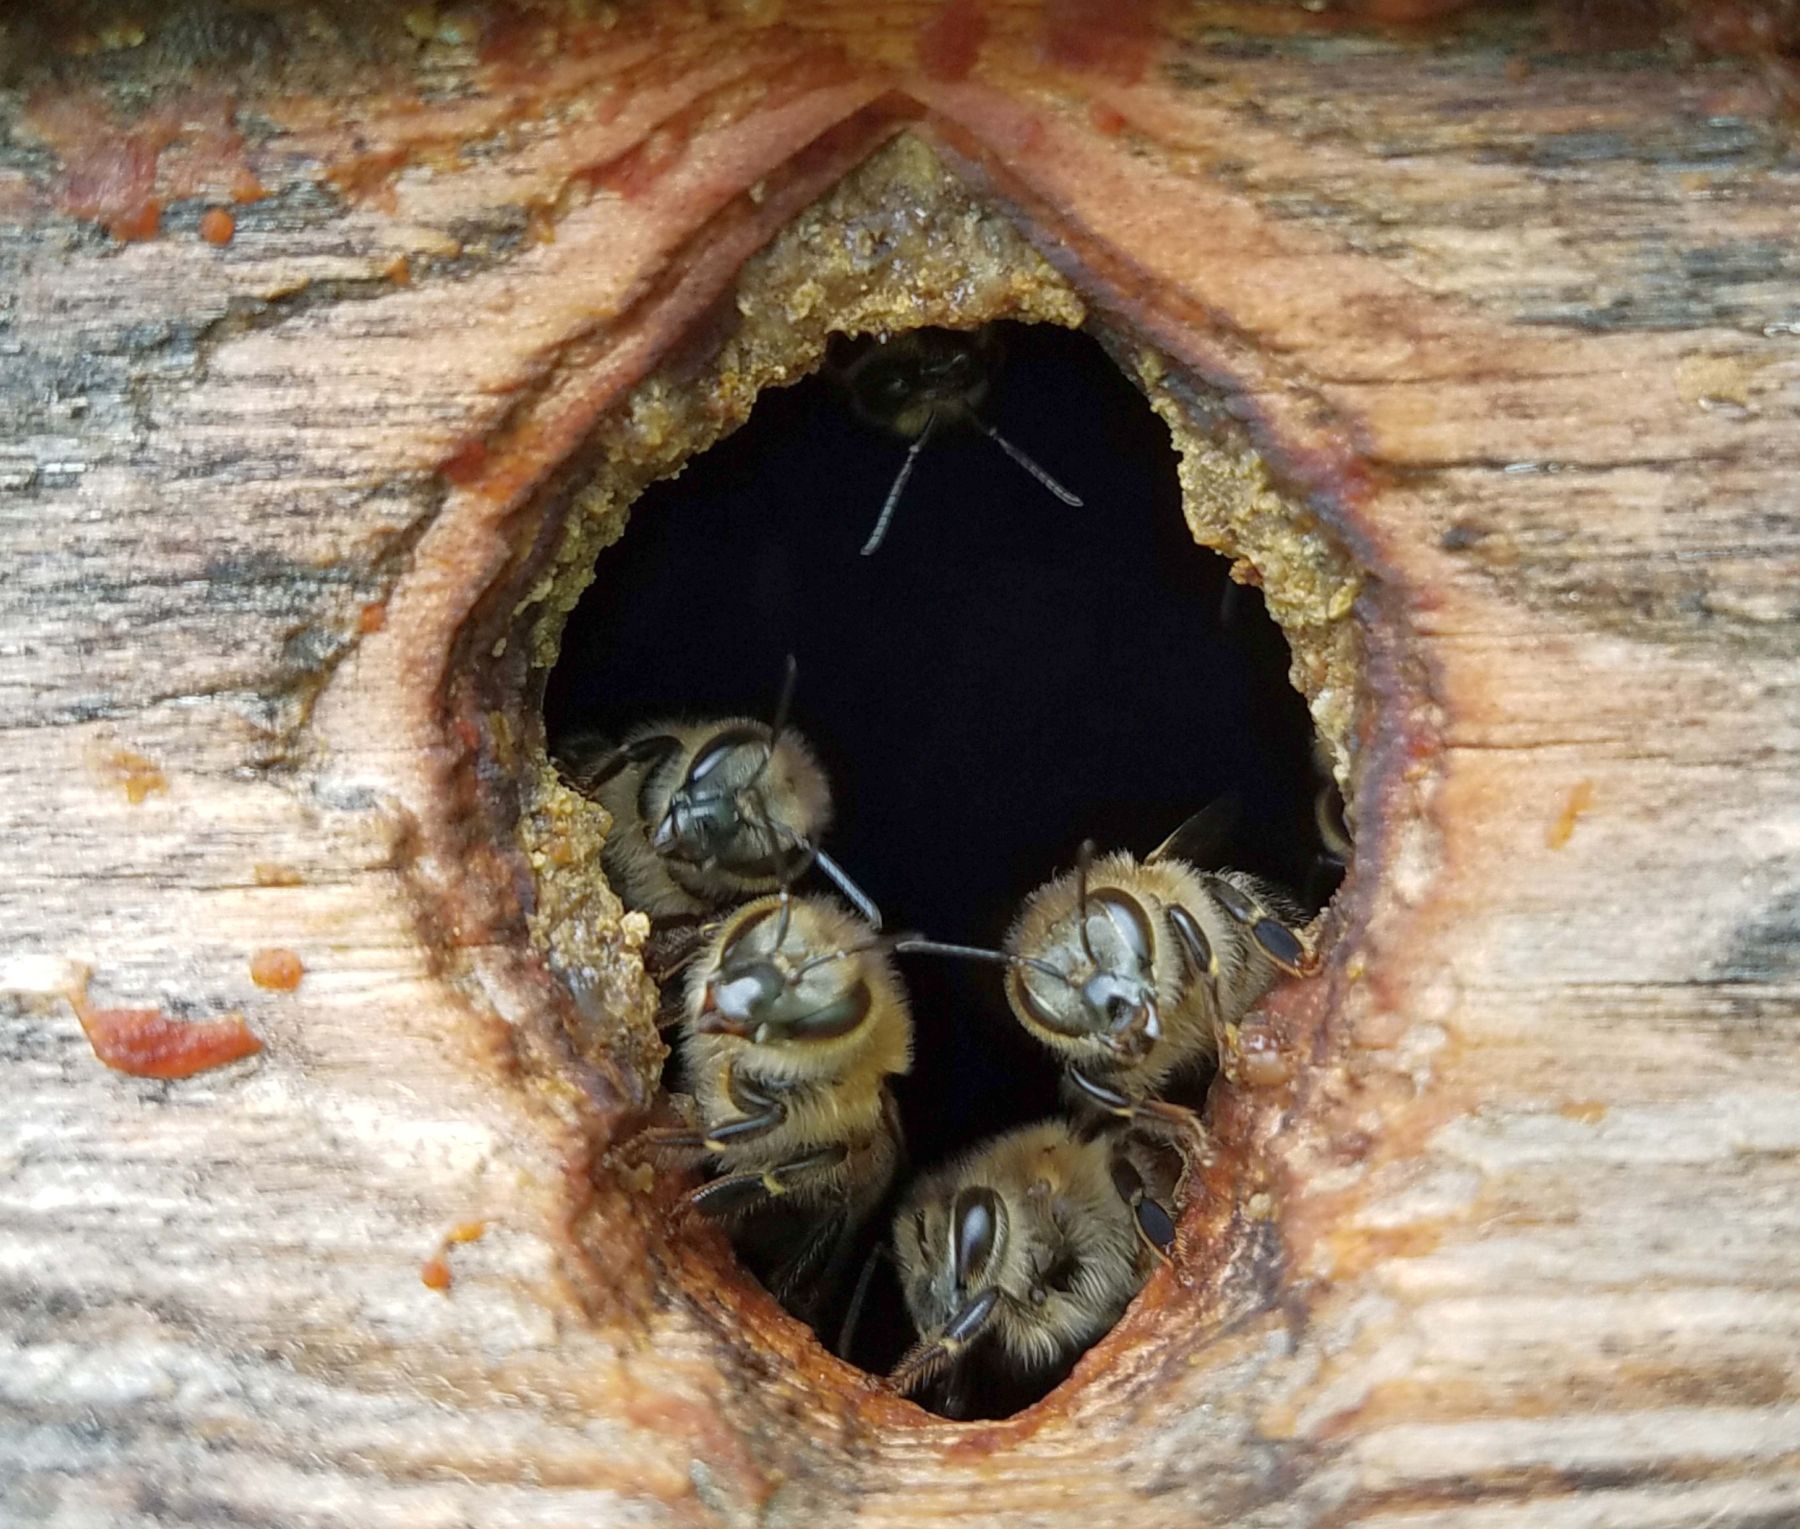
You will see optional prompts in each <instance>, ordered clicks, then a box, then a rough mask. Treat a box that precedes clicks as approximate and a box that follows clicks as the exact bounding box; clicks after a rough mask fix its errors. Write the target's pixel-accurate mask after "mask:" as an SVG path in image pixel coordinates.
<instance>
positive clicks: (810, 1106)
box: [640, 887, 912, 1320]
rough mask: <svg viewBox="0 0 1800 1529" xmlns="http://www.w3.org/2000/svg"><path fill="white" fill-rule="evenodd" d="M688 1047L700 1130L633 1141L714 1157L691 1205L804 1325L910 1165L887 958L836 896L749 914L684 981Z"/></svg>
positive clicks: (743, 912)
mask: <svg viewBox="0 0 1800 1529" xmlns="http://www.w3.org/2000/svg"><path fill="white" fill-rule="evenodd" d="M679 1045H680V1052H681V1058H682V1062H683V1066H684V1071H685V1074H686V1077H687V1080H688V1084H689V1087H690V1088H691V1090H692V1093H693V1098H694V1106H695V1118H696V1122H695V1126H694V1127H693V1128H691V1129H684V1128H676V1129H665V1128H656V1129H652V1130H649V1131H646V1132H644V1133H642V1136H641V1137H640V1141H641V1142H642V1143H643V1144H644V1145H645V1146H647V1147H649V1148H652V1149H658V1150H679V1151H685V1152H689V1153H694V1154H704V1155H705V1156H706V1157H708V1158H709V1159H710V1161H711V1164H712V1166H713V1168H714V1169H715V1173H714V1176H713V1177H711V1178H709V1179H708V1180H707V1181H706V1182H705V1183H703V1184H700V1185H699V1186H697V1187H696V1188H694V1189H693V1190H691V1191H689V1193H688V1194H687V1195H686V1196H685V1204H686V1206H687V1207H688V1208H690V1209H693V1210H698V1211H701V1212H703V1213H705V1214H706V1215H708V1216H711V1217H714V1218H717V1219H719V1220H722V1221H724V1222H726V1223H727V1224H728V1225H730V1226H731V1228H732V1230H733V1240H734V1242H735V1243H736V1244H737V1246H738V1249H739V1252H740V1254H742V1255H743V1256H744V1258H745V1261H746V1262H747V1263H749V1264H750V1266H751V1268H752V1270H753V1271H754V1272H755V1273H757V1274H758V1276H759V1277H760V1278H761V1279H762V1280H763V1281H764V1283H765V1284H766V1285H767V1287H768V1288H769V1290H770V1292H771V1293H772V1294H773V1295H774V1296H775V1297H776V1298H777V1299H778V1300H780V1301H782V1302H783V1304H785V1305H787V1306H788V1307H789V1309H790V1310H793V1311H795V1312H796V1313H797V1314H799V1315H801V1316H803V1317H806V1318H807V1319H808V1320H811V1319H812V1315H813V1313H814V1311H815V1309H816V1306H817V1304H818V1300H819V1299H820V1297H822V1295H823V1294H824V1293H825V1292H826V1291H827V1289H828V1287H829V1286H830V1284H831V1283H832V1281H833V1280H834V1278H835V1276H836V1275H837V1274H838V1273H840V1272H841V1268H842V1263H843V1260H844V1258H845V1257H846V1256H847V1255H848V1252H849V1249H850V1244H851V1240H852V1238H853V1237H854V1235H855V1232H856V1230H857V1228H858V1227H859V1226H860V1225H861V1224H862V1223H863V1222H864V1221H865V1220H866V1219H867V1217H868V1215H869V1214H870V1212H871V1211H872V1210H873V1209H874V1208H875V1207H876V1206H877V1205H878V1204H879V1203H880V1201H881V1199H882V1197H883V1195H884V1194H885V1193H886V1192H887V1189H888V1187H889V1185H890V1184H891V1182H892V1180H893V1177H894V1174H895V1172H896V1170H897V1168H898V1166H899V1163H900V1160H901V1155H902V1137H901V1133H900V1126H899V1119H898V1116H897V1114H896V1112H895V1108H894V1102H893V1097H892V1094H891V1092H890V1089H889V1079H891V1078H894V1077H896V1076H898V1075H900V1074H902V1073H905V1072H906V1071H907V1070H908V1069H909V1067H910V1066H911V1059H912V1017H911V1013H910V1011H909V1009H908V1006H907V1001H906V994H905V991H904V989H903V988H902V987H901V983H900V978H899V975H898V973H897V972H896V971H895V970H894V966H893V962H892V961H891V960H890V959H889V956H888V953H887V949H886V944H885V942H884V941H882V940H881V939H880V938H879V937H878V936H877V935H876V933H875V931H874V930H873V929H872V928H870V926H869V925H868V924H867V923H866V922H864V921H863V920H861V919H858V918H856V917H855V916H854V915H852V914H851V913H849V912H848V911H847V910H846V909H844V908H843V907H842V906H841V905H840V904H839V903H837V902H836V901H835V900H834V899H832V898H830V897H822V896H813V897H794V896H792V895H790V893H789V892H788V891H787V889H786V888H785V887H784V888H783V889H782V891H781V892H780V893H778V894H777V895H775V896H772V897H763V898H758V899H757V900H756V901H754V902H750V903H746V904H745V905H744V906H743V907H741V908H737V909H735V910H733V911H732V912H731V913H730V914H728V915H727V916H726V917H725V918H723V919H722V920H720V921H719V922H718V923H717V925H716V926H715V927H714V928H713V929H712V930H711V931H710V935H709V938H708V939H707V941H706V944H705V948H704V950H703V952H702V954H701V956H700V958H699V959H698V960H696V961H695V962H694V963H693V964H692V965H691V966H690V968H689V971H688V974H687V984H686V1008H685V1013H684V1016H683V1021H682V1029H681V1037H680V1042H679Z"/></svg>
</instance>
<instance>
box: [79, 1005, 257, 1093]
mask: <svg viewBox="0 0 1800 1529" xmlns="http://www.w3.org/2000/svg"><path fill="white" fill-rule="evenodd" d="M69 1006H70V1007H71V1008H73V1009H74V1010H75V1017H76V1018H77V1019H78V1020H80V1021H81V1028H82V1030H83V1031H84V1032H85V1033H86V1035H87V1038H88V1044H89V1045H90V1046H92V1047H93V1048H94V1055H95V1056H97V1057H99V1058H100V1060H101V1061H102V1062H104V1063H105V1064H106V1065H107V1066H108V1067H111V1068H113V1069H114V1070H115V1071H118V1072H125V1073H130V1074H131V1076H132V1077H134V1078H191V1077H192V1076H193V1075H194V1074H195V1073H197V1072H205V1071H207V1070H208V1069H209V1068H213V1067H223V1066H225V1065H226V1064H227V1063H228V1062H238V1061H242V1060H243V1059H244V1058H245V1057H248V1056H255V1055H256V1053H257V1052H259V1051H261V1050H262V1042H261V1041H259V1040H258V1039H257V1038H256V1037H255V1036H254V1035H252V1034H251V1033H250V1027H249V1026H248V1025H246V1024H245V1023H244V1017H243V1015H241V1014H227V1015H226V1016H225V1017H224V1018H223V1019H194V1020H181V1019H171V1018H170V1017H169V1016H168V1015H167V1014H164V1013H163V1012H162V1011H161V1010H160V1009H96V1008H94V1007H92V1006H91V1005H90V1004H89V1003H88V1001H87V990H86V987H85V985H84V986H83V987H81V988H78V989H75V990H74V991H71V992H70V994H69Z"/></svg>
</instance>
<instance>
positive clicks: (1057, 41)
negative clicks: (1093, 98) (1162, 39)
mask: <svg viewBox="0 0 1800 1529" xmlns="http://www.w3.org/2000/svg"><path fill="white" fill-rule="evenodd" d="M1160 10H1161V6H1160V4H1159V0H1044V9H1043V29H1044V30H1043V48H1044V56H1045V57H1046V58H1047V59H1049V60H1050V62H1051V63H1053V64H1060V65H1062V66H1063V67H1064V68H1065V69H1079V70H1082V71H1084V72H1087V73H1093V74H1104V75H1108V76H1110V77H1111V78H1113V79H1116V80H1118V81H1120V82H1121V83H1123V84H1127V85H1135V84H1136V83H1137V82H1138V81H1139V80H1141V79H1142V78H1143V77H1144V73H1145V71H1146V70H1147V69H1148V68H1149V67H1150V55H1151V53H1152V51H1153V50H1154V48H1155V46H1156V37H1157V16H1158V12H1159V11H1160Z"/></svg>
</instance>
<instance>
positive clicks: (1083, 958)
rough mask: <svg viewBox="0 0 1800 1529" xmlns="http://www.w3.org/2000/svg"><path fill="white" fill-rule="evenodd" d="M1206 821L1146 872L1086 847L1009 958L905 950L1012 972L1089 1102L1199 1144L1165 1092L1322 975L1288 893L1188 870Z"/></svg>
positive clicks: (1033, 910)
mask: <svg viewBox="0 0 1800 1529" xmlns="http://www.w3.org/2000/svg"><path fill="white" fill-rule="evenodd" d="M1206 816H1207V815H1206V814H1205V813H1200V814H1196V815H1195V817H1194V818H1190V819H1189V820H1188V822H1187V823H1185V824H1183V825H1182V827H1181V828H1179V829H1177V830H1176V831H1175V833H1173V834H1172V835H1170V837H1169V838H1168V839H1167V840H1166V841H1164V843H1163V844H1162V845H1161V846H1160V847H1159V848H1158V849H1156V850H1155V851H1154V852H1153V853H1152V854H1151V855H1149V856H1148V857H1147V858H1146V859H1144V860H1143V861H1141V862H1140V861H1139V860H1138V859H1137V858H1136V857H1134V856H1133V855H1131V854H1129V853H1126V852H1124V851H1119V852H1116V853H1113V854H1110V855H1106V856H1103V857H1102V858H1100V859H1099V860H1097V861H1096V860H1095V859H1094V847H1093V845H1092V843H1091V842H1090V843H1087V844H1084V845H1082V847H1081V853H1080V856H1079V858H1078V861H1077V864H1076V868H1075V871H1074V872H1073V874H1070V875H1064V876H1060V877H1058V878H1056V879H1055V880H1053V881H1050V882H1048V883H1046V884H1045V885H1044V886H1041V887H1039V888H1038V889H1037V891H1035V892H1033V893H1032V894H1031V896H1030V897H1029V898H1027V899H1026V901H1025V904H1024V906H1023V907H1022V908H1021V909H1020V910H1019V914H1018V917H1017V918H1016V919H1015V920H1014V921H1013V926H1012V929H1011V930H1010V931H1009V932H1008V934H1007V937H1006V941H1005V948H1004V949H1002V950H998V951H993V950H981V949H976V948H973V947H970V946H963V945H945V944H942V943H940V942H938V941H932V940H921V939H914V938H908V939H904V940H901V941H898V942H897V943H896V944H895V947H894V948H895V950H896V951H899V952H902V953H907V952H921V953H925V954H934V955H946V956H956V957H965V958H970V959H975V960H984V961H993V962H996V963H999V964H1001V965H1004V966H1005V967H1006V968H1007V971H1006V997H1007V1002H1008V1003H1009V1004H1010V1006H1011V1008H1012V1011H1013V1013H1014V1015H1015V1016H1016V1017H1017V1018H1018V1020H1019V1022H1020V1024H1022V1025H1023V1026H1024V1027H1025V1028H1026V1030H1028V1031H1029V1032H1030V1033H1031V1034H1032V1035H1033V1036H1034V1037H1035V1038H1036V1039H1038V1040H1039V1041H1041V1042H1042V1043H1043V1044H1044V1045H1045V1046H1047V1047H1049V1049H1050V1050H1051V1051H1053V1052H1054V1053H1055V1054H1056V1055H1057V1056H1058V1057H1060V1058H1061V1059H1062V1062H1063V1064H1064V1068H1065V1071H1066V1075H1067V1078H1068V1080H1069V1084H1070V1086H1071V1089H1072V1091H1073V1093H1074V1095H1075V1097H1076V1098H1077V1099H1079V1100H1081V1101H1083V1102H1085V1103H1086V1104H1089V1105H1092V1106H1097V1107H1098V1108H1099V1109H1101V1110H1103V1111H1105V1112H1107V1113H1110V1114H1114V1115H1118V1116H1120V1117H1122V1118H1124V1119H1127V1120H1143V1119H1144V1118H1145V1117H1151V1118H1154V1119H1160V1120H1163V1121H1165V1122H1168V1123H1172V1124H1175V1125H1178V1126H1180V1127H1182V1128H1184V1129H1187V1130H1189V1131H1197V1129H1198V1121H1197V1120H1196V1119H1195V1117H1194V1115H1193V1113H1192V1111H1190V1110H1188V1109H1186V1108H1184V1107H1182V1106H1180V1105H1177V1104H1172V1103H1170V1102H1168V1101H1167V1100H1164V1099H1162V1098H1160V1097H1159V1095H1160V1094H1161V1092H1162V1090H1163V1088H1164V1087H1165V1085H1167V1084H1168V1083H1169V1082H1170V1081H1171V1080H1173V1079H1175V1078H1176V1077H1177V1075H1179V1074H1181V1073H1184V1072H1188V1071H1191V1070H1193V1069H1195V1068H1197V1067H1199V1066H1200V1065H1202V1064H1204V1063H1207V1062H1210V1061H1213V1060H1214V1059H1216V1058H1217V1056H1218V1050H1219V1035H1220V1032H1221V1031H1222V1030H1223V1029H1224V1028H1225V1027H1226V1026H1227V1025H1230V1024H1233V1023H1235V1022H1236V1021H1237V1020H1238V1019H1239V1018H1241V1017H1242V1016H1243V1015H1244V1014H1245V1013H1246V1012H1247V1011H1248V1010H1249V1009H1250V1007H1251V1005H1253V1004H1254V1003H1255V1002H1256V1001H1257V999H1259V998H1260V997H1262V995H1263V993H1264V992H1265V991H1267V989H1268V987H1269V985H1270V984H1271V983H1272V982H1273V981H1274V980H1275V976H1276V973H1277V972H1278V971H1286V972H1291V973H1293V974H1295V975H1297V976H1305V975H1309V974H1310V973H1311V972H1312V971H1313V970H1314V969H1315V968H1316V966H1317V958H1316V957H1315V956H1314V955H1313V953H1312V952H1311V951H1310V950H1308V949H1307V947H1306V945H1305V944H1304V943H1303V942H1302V941H1301V939H1300V937H1299V936H1298V935H1297V934H1296V933H1295V932H1294V930H1293V929H1292V928H1291V927H1290V924H1291V923H1292V922H1293V921H1295V920H1296V919H1297V916H1298V915H1297V913H1296V912H1295V910H1293V909H1292V908H1291V907H1290V905H1289V904H1288V903H1287V902H1286V900H1285V899H1284V898H1283V897H1282V896H1281V895H1280V894H1279V893H1278V892H1276V891H1275V890H1274V889H1273V888H1270V887H1268V886H1266V885H1264V884H1263V883H1262V882H1260V881H1258V880H1257V879H1256V878H1255V877H1252V876H1248V875H1245V874H1244V873H1243V872H1241V871H1202V870H1199V869H1197V868H1196V867H1195V866H1194V865H1192V864H1190V863H1189V862H1188V861H1187V860H1185V859H1183V858H1182V857H1181V854H1180V850H1181V846H1182V844H1183V842H1184V840H1185V839H1187V838H1188V837H1189V836H1190V835H1192V834H1194V833H1196V832H1197V831H1198V830H1199V829H1200V828H1201V827H1202V826H1210V825H1204V824H1203V820H1204V819H1205V818H1206Z"/></svg>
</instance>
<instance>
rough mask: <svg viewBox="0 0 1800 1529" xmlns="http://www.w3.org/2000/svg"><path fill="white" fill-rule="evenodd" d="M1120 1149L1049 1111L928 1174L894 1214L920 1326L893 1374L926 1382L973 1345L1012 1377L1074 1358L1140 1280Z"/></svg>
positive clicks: (907, 1383) (897, 1249)
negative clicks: (1116, 1172)
mask: <svg viewBox="0 0 1800 1529" xmlns="http://www.w3.org/2000/svg"><path fill="white" fill-rule="evenodd" d="M1114 1155H1115V1151H1114V1146H1113V1144H1112V1142H1111V1141H1109V1140H1108V1139H1106V1138H1093V1137H1090V1138H1084V1137H1082V1136H1079V1135H1077V1134H1076V1133H1075V1131H1074V1130H1073V1129H1072V1128H1071V1127H1070V1125H1069V1124H1068V1122H1066V1121H1063V1120H1048V1121H1043V1122H1041V1123H1039V1124H1037V1125H1033V1126H1024V1127H1021V1128H1019V1129H1018V1130H1015V1131H1009V1132H1007V1133H1005V1134H1004V1135H1001V1136H998V1137H995V1138H993V1139H992V1140H990V1141H989V1142H987V1143H986V1144H985V1145H983V1146H981V1147H979V1148H977V1149H976V1150H975V1151H974V1152H972V1153H970V1154H968V1155H967V1156H966V1157H964V1158H963V1159H961V1160H960V1161H958V1162H955V1163H952V1164H950V1165H949V1166H948V1167H946V1168H942V1169H939V1170H938V1171H937V1172H936V1173H933V1174H930V1175H928V1176H927V1177H926V1178H925V1179H923V1180H922V1181H921V1182H920V1183H919V1184H918V1185H917V1186H916V1187H915V1189H914V1190H913V1192H912V1193H911V1194H910V1195H909V1196H908V1198H907V1201H906V1203H905V1204H904V1205H902V1206H901V1208H900V1213H899V1215H898V1216H897V1217H896V1219H895V1222H894V1253H895V1259H896V1263H897V1265H898V1267H899V1269H900V1273H901V1288H902V1293H903V1295H904V1297H905V1300H906V1305H907V1310H908V1312H909V1313H910V1314H911V1316H912V1319H913V1322H914V1324H915V1326H916V1327H917V1328H918V1331H919V1334H920V1343H919V1344H918V1345H916V1346H915V1348H914V1349H913V1351H912V1352H911V1353H910V1354H909V1355H908V1357H907V1359H905V1360H903V1361H902V1363H901V1365H900V1367H899V1369H898V1370H896V1372H895V1375H894V1376H893V1377H890V1383H896V1382H897V1383H898V1384H899V1385H900V1386H901V1388H902V1389H911V1388H912V1387H913V1386H914V1385H918V1384H925V1383H927V1382H928V1381H929V1379H930V1378H931V1377H932V1376H933V1375H938V1374H942V1373H943V1372H944V1371H945V1370H946V1369H947V1368H952V1367H954V1366H956V1365H958V1364H959V1363H961V1362H962V1361H963V1359H964V1357H965V1355H967V1354H968V1353H969V1351H970V1350H971V1349H973V1348H974V1347H975V1346H976V1344H977V1343H980V1344H982V1345H983V1347H984V1349H985V1350H986V1351H987V1354H988V1356H989V1357H986V1358H983V1357H982V1356H979V1355H978V1356H976V1360H977V1362H979V1363H982V1364H990V1363H992V1364H995V1365H997V1366H998V1367H999V1368H1001V1369H1003V1370H1005V1371H1008V1372H1011V1373H1013V1374H1015V1375H1021V1376H1025V1375H1034V1374H1043V1373H1046V1372H1048V1371H1051V1370H1054V1369H1055V1368H1056V1367H1057V1366H1058V1365H1061V1364H1065V1363H1067V1362H1068V1361H1069V1360H1070V1359H1072V1358H1074V1357H1075V1356H1076V1355H1077V1354H1079V1353H1080V1352H1081V1351H1082V1350H1083V1349H1085V1348H1087V1347H1088V1345H1089V1344H1091V1343H1093V1342H1094V1341H1095V1339H1097V1338H1099V1337H1100V1336H1101V1335H1102V1334H1103V1333H1104V1332H1106V1330H1107V1329H1108V1328H1109V1327H1111V1326H1112V1324H1113V1323H1114V1322H1115V1321H1117V1320H1118V1317H1119V1314H1120V1312H1122V1311H1123V1310H1124V1308H1125V1305H1126V1303H1127V1302H1128V1301H1129V1300H1130V1299H1131V1297H1132V1296H1133V1295H1134V1294H1136V1293H1137V1290H1138V1289H1139V1287H1140V1286H1141V1285H1142V1283H1143V1276H1144V1264H1143V1260H1142V1257H1141V1256H1140V1249H1139V1244H1138V1241H1137V1234H1136V1232H1135V1230H1134V1228H1133V1223H1132V1215H1131V1210H1130V1207H1129V1206H1128V1205H1127V1203H1126V1201H1125V1200H1124V1199H1123V1198H1122V1197H1121V1194H1120V1191H1119V1189H1118V1188H1117V1187H1116V1186H1115V1184H1114V1181H1113V1172H1112V1162H1113V1158H1114Z"/></svg>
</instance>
